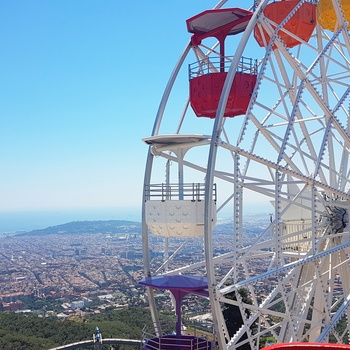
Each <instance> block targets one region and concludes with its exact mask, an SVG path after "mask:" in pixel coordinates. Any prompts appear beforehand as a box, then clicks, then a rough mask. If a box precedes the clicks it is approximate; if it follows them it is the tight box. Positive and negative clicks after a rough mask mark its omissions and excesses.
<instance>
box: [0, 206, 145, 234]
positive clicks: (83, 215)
mask: <svg viewBox="0 0 350 350" xmlns="http://www.w3.org/2000/svg"><path fill="white" fill-rule="evenodd" d="M94 220H128V221H141V210H140V211H138V210H137V209H130V210H121V209H80V210H68V209H67V210H36V211H12V212H0V234H3V233H14V232H18V231H31V230H35V229H42V228H46V227H49V226H56V225H61V224H65V223H67V222H72V221H94Z"/></svg>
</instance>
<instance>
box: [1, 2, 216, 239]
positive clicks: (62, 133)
mask: <svg viewBox="0 0 350 350" xmlns="http://www.w3.org/2000/svg"><path fill="white" fill-rule="evenodd" d="M214 5H215V3H213V2H212V1H207V0H205V1H204V0H193V1H184V0H167V1H159V0H153V1H146V0H139V1H136V2H135V1H134V2H132V1H122V0H113V1H112V0H99V1H97V0H59V1H58V0H56V1H53V0H41V1H36V0H23V1H20V0H12V1H5V0H2V1H0V45H1V55H0V70H1V74H0V75H1V82H0V121H1V123H0V159H1V164H2V166H1V172H0V215H1V217H3V218H5V217H7V218H8V221H9V220H19V219H18V218H19V217H20V216H17V219H11V218H13V217H14V216H13V214H14V213H25V212H26V213H31V212H43V211H45V212H47V213H49V212H51V213H56V214H57V213H63V212H76V213H78V212H79V213H84V212H85V213H90V214H91V213H95V215H90V216H89V215H85V214H81V215H80V214H79V216H78V215H77V216H76V219H90V218H93V219H99V218H101V219H106V218H113V219H116V218H121V219H122V218H124V217H121V216H122V215H124V214H125V213H130V212H133V213H136V216H137V215H138V213H139V211H140V205H141V188H142V181H143V172H144V165H145V160H146V153H147V147H146V146H145V145H144V144H143V142H142V141H141V139H142V138H143V137H146V136H149V135H150V133H151V130H152V126H153V121H154V117H155V114H156V111H157V108H158V104H159V101H160V98H161V95H162V93H163V90H164V87H165V85H166V82H167V80H168V78H169V75H170V73H171V71H172V69H173V67H174V64H175V63H176V61H177V59H178V57H179V55H180V54H181V52H182V50H183V48H184V47H185V45H186V43H187V41H188V40H189V37H190V35H189V34H188V33H187V30H186V23H185V21H186V19H187V18H189V17H191V16H193V15H195V14H197V13H199V12H201V11H204V10H206V9H210V8H212V7H213V6H214ZM181 103H183V101H181ZM102 213H104V214H102ZM112 213H113V214H112ZM123 213H124V214H123ZM84 215H85V216H84ZM74 218H75V217H74V216H72V217H71V219H74ZM61 219H62V220H64V219H63V217H62V218H60V219H59V220H61ZM39 225H40V224H39ZM0 226H1V224H0ZM12 226H13V227H15V226H16V225H15V224H13V225H12ZM3 229H5V228H3ZM1 230H2V229H1V227H0V232H1Z"/></svg>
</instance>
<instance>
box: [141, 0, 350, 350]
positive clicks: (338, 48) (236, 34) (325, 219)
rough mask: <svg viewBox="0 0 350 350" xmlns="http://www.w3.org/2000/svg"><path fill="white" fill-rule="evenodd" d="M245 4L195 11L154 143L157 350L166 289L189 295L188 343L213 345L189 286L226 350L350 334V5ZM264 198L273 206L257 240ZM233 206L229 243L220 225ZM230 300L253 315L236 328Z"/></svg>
mask: <svg viewBox="0 0 350 350" xmlns="http://www.w3.org/2000/svg"><path fill="white" fill-rule="evenodd" d="M238 3H240V4H244V5H246V4H247V3H248V1H244V2H242V1H241V2H238V1H232V2H230V1H224V0H223V1H220V3H219V4H218V5H217V6H216V7H215V8H214V9H211V10H206V11H204V12H202V13H200V14H197V15H195V16H193V17H191V18H190V19H188V20H187V22H186V23H187V30H188V32H189V33H190V34H191V35H192V36H191V38H190V40H189V42H188V44H187V46H186V47H185V49H184V51H183V53H182V54H181V56H180V58H179V60H178V62H177V64H176V66H175V68H174V70H173V72H172V74H171V76H170V79H169V82H168V84H167V86H166V88H165V91H164V94H163V97H162V99H161V102H160V106H159V109H158V113H157V116H156V118H155V122H154V126H153V131H152V134H151V136H150V137H147V138H145V139H144V142H145V143H146V144H147V145H148V146H149V151H148V156H147V163H146V169H145V178H144V197H143V254H144V279H143V280H142V281H141V284H143V285H145V286H146V287H147V291H148V298H149V304H150V308H151V312H152V318H153V322H154V324H155V333H156V334H155V337H154V338H153V339H151V340H152V342H153V343H152V344H153V345H151V342H148V343H147V342H146V343H145V345H144V348H145V349H151V348H154V347H155V348H157V349H165V348H166V347H164V346H163V347H162V339H163V338H164V335H163V334H162V330H161V327H160V323H159V319H158V310H157V307H156V306H157V305H156V304H157V303H156V300H155V296H154V293H155V292H154V290H155V289H165V290H168V291H170V293H171V294H172V296H173V299H174V300H175V310H176V313H177V317H178V318H177V319H178V321H177V322H178V323H177V327H176V334H175V335H174V336H173V341H174V344H177V345H178V346H179V348H180V349H182V348H188V347H181V344H182V342H183V344H184V343H185V342H187V343H186V344H188V341H190V343H191V344H194V345H193V347H190V348H191V349H192V348H193V349H197V348H199V347H198V346H199V344H201V346H202V347H201V348H202V349H211V348H212V346H213V344H212V343H211V342H207V343H206V344H205V345H203V344H202V343H200V339H197V340H196V341H197V342H193V339H192V338H193V337H192V338H191V337H190V338H189V336H186V335H184V334H182V332H181V301H182V299H183V297H184V296H185V295H187V294H195V295H198V296H199V297H203V298H207V299H208V300H209V304H210V313H211V318H212V320H213V324H214V329H215V336H216V342H217V346H218V347H219V349H221V350H223V349H236V348H239V347H240V346H243V345H244V344H249V345H250V348H251V349H259V348H260V347H261V346H262V345H263V344H264V341H265V339H266V337H267V336H269V337H273V338H274V340H275V342H277V343H288V342H312V343H314V342H316V343H323V342H333V343H348V342H349V330H350V329H349V327H350V325H349V323H348V321H347V320H348V319H349V316H350V308H349V306H350V266H349V253H350V250H349V249H350V234H349V217H348V216H349V203H350V201H349V200H350V192H349V191H350V156H349V151H350V124H349V120H350V118H349V117H350V36H349V29H350V26H349V21H350V1H349V0H319V1H316V0H300V1H298V0H280V1H271V0H260V1H259V0H258V1H254V4H252V6H251V8H247V9H242V8H238V7H237V4H238ZM247 6H248V5H247ZM193 61H194V62H195V63H192V62H193ZM180 96H184V99H185V108H184V109H179V110H177V106H178V105H179V103H178V100H179V98H180ZM198 117H200V118H198ZM173 168H175V169H173ZM164 174H165V177H163V176H164ZM252 202H254V203H255V204H257V205H259V206H260V208H262V211H265V212H267V213H269V212H272V215H271V220H270V221H268V227H267V228H266V229H265V230H263V232H262V233H261V234H260V235H259V236H258V237H255V239H254V241H252V240H250V241H249V242H248V241H247V240H246V239H245V235H244V234H245V232H244V231H245V230H244V218H245V216H246V215H247V214H249V213H250V211H251V210H250V204H251V203H252ZM228 212H229V213H231V218H232V224H233V226H232V232H231V234H230V235H227V236H226V238H225V239H226V240H227V241H226V242H225V248H226V250H225V252H222V251H220V250H218V249H217V247H216V246H215V244H214V241H215V235H213V229H214V227H215V225H216V222H217V220H218V218H219V217H220V216H221V215H222V216H224V214H226V213H228ZM196 249H197V250H196ZM155 250H158V251H162V253H163V254H162V258H160V257H159V255H153V254H152V252H153V251H155ZM189 257H192V259H190V258H189ZM262 286H263V289H262ZM242 289H244V290H245V291H246V293H247V295H248V299H249V302H247V301H246V300H245V299H243V298H242V297H241V294H240V291H241V290H242ZM233 295H234V297H232V296H233ZM228 305H234V306H235V307H236V309H237V310H239V313H240V315H241V318H242V320H243V323H242V326H241V327H240V328H239V329H238V330H236V331H235V332H233V333H231V332H230V329H228V327H227V324H226V321H227V320H225V317H224V314H223V310H224V309H225V308H226V307H227V306H228ZM168 339H169V338H168ZM179 344H180V345H179ZM152 346H153V347H152ZM168 346H169V345H168ZM195 346H197V347H195ZM168 348H169V347H168Z"/></svg>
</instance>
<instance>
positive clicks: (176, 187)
mask: <svg viewBox="0 0 350 350" xmlns="http://www.w3.org/2000/svg"><path fill="white" fill-rule="evenodd" d="M212 196H213V197H212V198H213V200H214V202H216V184H214V185H213V193H212ZM145 197H146V200H161V201H163V202H164V201H166V200H179V199H183V200H190V201H193V202H194V201H202V200H204V199H205V184H204V183H185V184H182V185H180V184H164V183H162V184H151V185H149V186H146V187H145Z"/></svg>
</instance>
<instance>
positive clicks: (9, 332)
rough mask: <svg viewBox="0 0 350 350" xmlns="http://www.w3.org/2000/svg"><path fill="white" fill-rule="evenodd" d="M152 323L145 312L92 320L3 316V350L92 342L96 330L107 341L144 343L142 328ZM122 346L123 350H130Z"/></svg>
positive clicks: (40, 349)
mask: <svg viewBox="0 0 350 350" xmlns="http://www.w3.org/2000/svg"><path fill="white" fill-rule="evenodd" d="M149 322H150V313H149V311H148V310H147V309H143V308H130V309H123V310H118V311H111V312H106V313H103V314H100V315H96V316H92V317H89V318H75V319H72V318H69V319H65V320H58V319H54V318H39V317H36V316H29V315H23V314H15V313H0V349H2V350H47V349H50V348H53V347H57V346H61V345H65V344H70V343H74V342H78V341H83V340H90V339H91V338H92V334H93V332H94V330H95V328H96V327H99V328H100V330H101V333H102V335H103V337H104V338H126V339H141V337H142V328H143V327H144V325H145V324H148V323H149ZM129 348H130V347H127V346H120V348H119V349H120V350H125V349H129Z"/></svg>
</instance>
